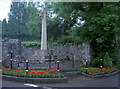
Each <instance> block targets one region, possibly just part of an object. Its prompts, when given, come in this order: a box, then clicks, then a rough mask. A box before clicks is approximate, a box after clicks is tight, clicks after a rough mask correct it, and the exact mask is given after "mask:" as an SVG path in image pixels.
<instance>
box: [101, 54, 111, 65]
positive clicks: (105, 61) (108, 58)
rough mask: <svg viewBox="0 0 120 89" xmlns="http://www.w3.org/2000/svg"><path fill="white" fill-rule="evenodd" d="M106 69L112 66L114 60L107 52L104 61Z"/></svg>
mask: <svg viewBox="0 0 120 89" xmlns="http://www.w3.org/2000/svg"><path fill="white" fill-rule="evenodd" d="M103 64H104V67H109V66H112V59H111V58H110V56H109V53H108V52H106V53H105V56H104V60H103Z"/></svg>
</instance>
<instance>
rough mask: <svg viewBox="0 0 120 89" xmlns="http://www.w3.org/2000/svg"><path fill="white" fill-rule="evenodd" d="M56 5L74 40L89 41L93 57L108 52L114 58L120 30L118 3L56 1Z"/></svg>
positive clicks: (70, 36) (78, 41)
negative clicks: (119, 24)
mask: <svg viewBox="0 0 120 89" xmlns="http://www.w3.org/2000/svg"><path fill="white" fill-rule="evenodd" d="M55 6H56V7H55V11H56V13H57V15H58V16H59V17H61V18H62V19H63V23H64V25H65V29H66V30H68V31H67V32H68V33H69V34H67V35H68V36H69V38H70V39H71V38H72V40H73V42H76V41H77V42H76V43H80V42H88V43H89V44H90V45H91V50H92V55H93V58H95V57H100V58H103V56H104V54H105V53H106V52H109V53H110V56H111V57H112V58H114V57H113V56H114V55H115V54H116V50H115V49H116V35H117V34H118V31H120V29H119V28H118V3H97V2H96V3H72V2H71V3H55ZM82 22H84V23H82ZM79 24H80V25H79ZM66 42H67V41H66ZM70 42H71V41H70ZM113 54H114V55H113Z"/></svg>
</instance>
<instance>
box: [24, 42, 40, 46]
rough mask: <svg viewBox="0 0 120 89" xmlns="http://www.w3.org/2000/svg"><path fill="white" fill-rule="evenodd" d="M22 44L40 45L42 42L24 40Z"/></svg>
mask: <svg viewBox="0 0 120 89" xmlns="http://www.w3.org/2000/svg"><path fill="white" fill-rule="evenodd" d="M22 44H23V45H24V46H26V47H33V46H37V47H40V42H37V41H31V42H30V41H29V42H22Z"/></svg>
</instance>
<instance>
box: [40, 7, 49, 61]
mask: <svg viewBox="0 0 120 89" xmlns="http://www.w3.org/2000/svg"><path fill="white" fill-rule="evenodd" d="M40 16H41V17H42V33H41V54H42V55H41V59H42V61H44V59H45V56H46V55H47V54H48V53H47V23H46V20H47V17H48V14H47V11H46V9H45V8H44V9H43V12H42V13H41V15H40Z"/></svg>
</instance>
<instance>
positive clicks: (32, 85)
mask: <svg viewBox="0 0 120 89" xmlns="http://www.w3.org/2000/svg"><path fill="white" fill-rule="evenodd" d="M24 85H26V86H31V87H38V85H34V84H27V83H26V84H24Z"/></svg>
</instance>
